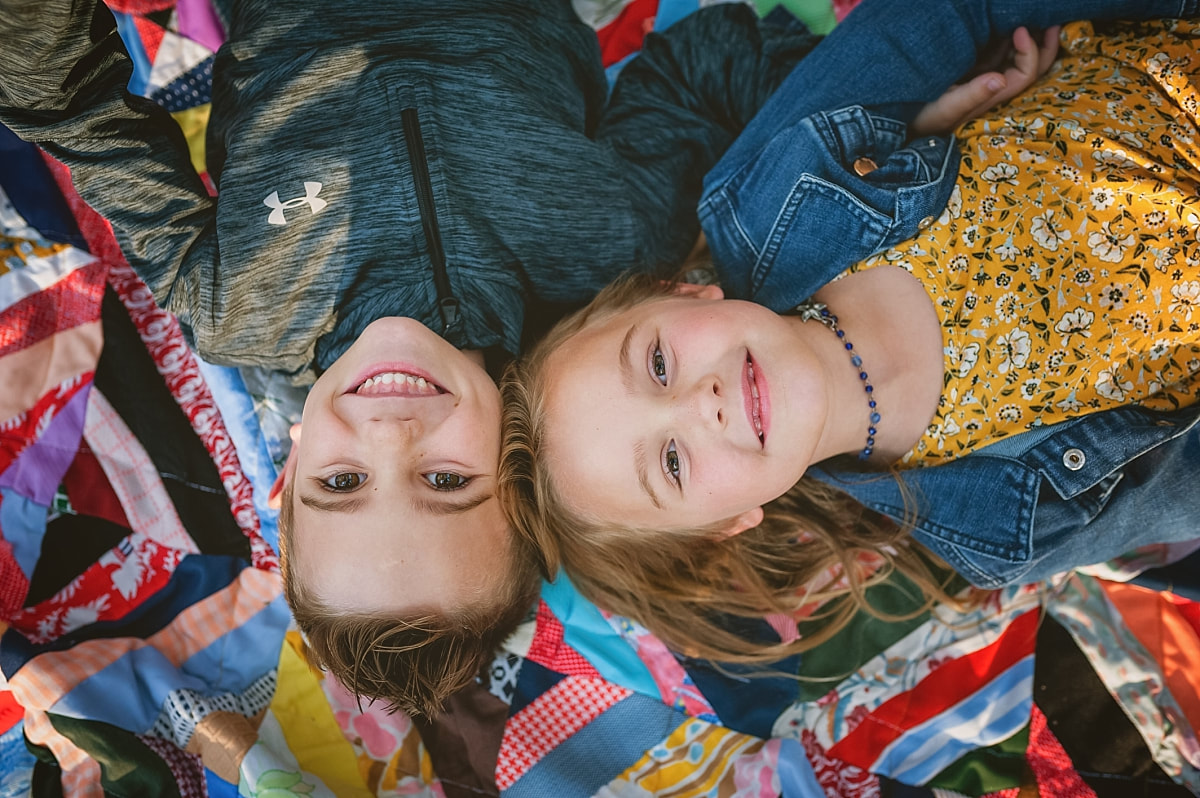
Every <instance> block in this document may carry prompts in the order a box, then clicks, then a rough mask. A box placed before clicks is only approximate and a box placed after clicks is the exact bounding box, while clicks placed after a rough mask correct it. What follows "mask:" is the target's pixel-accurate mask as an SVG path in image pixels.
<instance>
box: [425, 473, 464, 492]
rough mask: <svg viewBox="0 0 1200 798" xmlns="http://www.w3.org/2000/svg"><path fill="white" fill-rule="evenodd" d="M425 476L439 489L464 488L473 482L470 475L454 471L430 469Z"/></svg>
mask: <svg viewBox="0 0 1200 798" xmlns="http://www.w3.org/2000/svg"><path fill="white" fill-rule="evenodd" d="M423 476H424V477H425V479H426V480H427V481H428V482H429V484H430V485H432V486H433V487H434V488H436V489H437V490H462V489H463V488H465V487H466V486H467V485H468V484H469V483H470V482H471V478H470V477H464V476H463V475H462V474H455V473H454V472H453V471H430V472H429V473H428V474H424V475H423Z"/></svg>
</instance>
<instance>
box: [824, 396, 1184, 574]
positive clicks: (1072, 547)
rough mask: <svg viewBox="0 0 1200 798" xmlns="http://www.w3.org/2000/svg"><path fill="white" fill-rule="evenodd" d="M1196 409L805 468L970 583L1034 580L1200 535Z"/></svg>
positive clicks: (1096, 418)
mask: <svg viewBox="0 0 1200 798" xmlns="http://www.w3.org/2000/svg"><path fill="white" fill-rule="evenodd" d="M1198 421H1200V407H1196V406H1193V407H1190V408H1185V409H1183V410H1177V411H1174V412H1154V411H1149V410H1144V409H1142V408H1138V407H1120V408H1116V409H1114V410H1108V411H1104V412H1100V413H1094V414H1091V415H1088V416H1083V417H1080V418H1075V419H1072V420H1069V421H1064V422H1062V423H1059V424H1054V425H1050V426H1046V427H1038V428H1035V429H1034V430H1031V431H1029V432H1024V433H1021V434H1019V435H1014V436H1012V437H1009V438H1005V439H1003V440H1001V441H998V442H996V443H993V444H991V445H989V446H986V447H983V448H982V449H979V450H977V451H975V452H973V453H971V454H970V455H967V456H966V457H963V458H960V459H958V460H953V461H950V462H948V463H945V464H942V465H937V466H933V467H927V468H913V469H908V470H905V471H901V472H899V474H898V475H897V478H893V477H892V476H891V475H889V474H879V473H869V474H865V473H855V472H836V471H832V470H827V469H823V468H812V469H810V470H809V473H810V474H811V475H812V476H814V477H815V478H817V479H819V480H821V481H823V482H826V483H828V484H830V485H833V486H834V487H837V488H840V489H842V490H844V491H846V492H847V493H848V494H850V495H851V496H853V497H854V498H855V499H856V500H858V501H859V502H861V503H862V504H864V505H866V506H867V507H870V508H871V509H873V510H875V511H876V512H880V513H883V514H884V515H887V516H890V517H891V518H893V519H895V520H897V521H898V522H900V523H902V524H904V523H907V524H911V526H912V531H913V535H914V537H916V539H917V540H919V541H920V542H921V543H922V544H924V545H925V546H926V547H927V548H929V549H930V550H931V551H933V552H934V553H935V554H937V555H938V556H939V557H941V558H942V559H943V560H945V561H946V562H947V563H948V564H949V565H950V566H951V567H953V568H954V569H955V570H956V571H958V572H959V573H961V574H962V575H963V576H965V577H966V578H967V579H969V580H970V581H971V582H972V583H973V584H976V585H978V586H980V587H986V588H993V587H999V586H1001V585H1005V584H1013V583H1017V582H1033V581H1037V580H1040V579H1045V578H1046V577H1049V576H1051V575H1053V574H1056V573H1059V572H1062V571H1066V570H1069V569H1071V568H1075V567H1078V566H1082V565H1089V564H1092V563H1097V562H1104V561H1105V560H1109V559H1112V558H1113V557H1116V556H1118V555H1121V554H1124V553H1126V552H1128V551H1132V550H1133V549H1135V548H1138V547H1140V546H1144V545H1147V544H1150V543H1165V542H1173V541H1182V540H1191V539H1194V538H1197V537H1200V504H1198V503H1197V502H1196V501H1195V500H1194V492H1195V485H1196V480H1197V478H1198V477H1200V427H1198V426H1197V422H1198Z"/></svg>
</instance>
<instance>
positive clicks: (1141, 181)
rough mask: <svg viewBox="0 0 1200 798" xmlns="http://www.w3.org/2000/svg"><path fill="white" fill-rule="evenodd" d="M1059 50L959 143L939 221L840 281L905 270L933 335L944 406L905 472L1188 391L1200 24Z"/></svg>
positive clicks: (1193, 370)
mask: <svg viewBox="0 0 1200 798" xmlns="http://www.w3.org/2000/svg"><path fill="white" fill-rule="evenodd" d="M1062 42H1063V43H1062V52H1061V55H1060V60H1059V62H1058V63H1056V64H1055V66H1054V67H1053V68H1052V70H1051V72H1050V74H1049V75H1048V76H1047V78H1046V79H1045V80H1043V81H1041V82H1039V83H1038V85H1037V86H1035V87H1034V88H1033V89H1031V90H1030V91H1028V92H1025V93H1024V94H1022V95H1021V96H1020V97H1018V98H1016V99H1015V100H1014V101H1012V102H1011V103H1010V104H1008V105H1006V106H1003V107H1001V108H998V109H996V110H994V111H992V112H990V113H989V114H988V116H987V118H984V119H979V120H975V121H972V122H970V123H968V124H967V125H965V126H964V127H963V128H962V129H961V130H960V131H959V133H958V137H959V143H960V145H961V147H962V154H963V159H962V166H961V169H960V174H959V178H958V182H957V184H956V186H955V189H954V193H953V196H952V197H951V199H950V202H949V204H948V206H947V208H946V211H945V212H944V213H943V214H942V216H941V218H940V219H938V220H937V221H936V222H935V223H933V224H932V225H931V226H929V227H928V228H927V229H926V230H924V231H923V232H922V234H920V235H919V236H917V237H916V238H914V239H912V240H910V241H909V242H908V243H907V244H906V245H902V246H901V247H898V248H896V249H892V250H889V251H887V252H884V253H881V254H879V255H876V256H874V257H872V258H871V259H870V260H868V261H866V262H865V263H863V264H860V265H859V266H857V267H854V269H852V271H853V270H857V269H862V268H869V267H871V266H876V265H880V264H892V265H895V266H900V267H902V268H904V269H906V270H908V271H909V272H911V273H912V274H913V275H914V276H915V277H917V279H919V280H920V281H921V282H922V284H923V285H924V286H925V288H926V289H927V290H928V291H929V294H930V296H931V297H932V299H933V302H934V305H935V306H936V309H937V312H938V315H939V319H940V321H941V323H942V330H943V342H944V347H945V349H944V351H945V355H946V372H945V378H944V388H943V392H942V397H941V400H940V403H939V406H938V410H937V413H936V415H935V417H934V419H933V422H932V423H931V425H930V426H929V428H928V430H927V432H926V434H925V435H924V437H923V438H922V439H921V440H920V442H919V443H918V444H917V446H916V447H915V448H914V449H913V450H912V451H911V452H909V453H908V454H907V455H906V456H905V457H904V458H903V460H902V464H908V465H928V464H933V463H937V462H939V461H943V460H947V459H951V458H954V457H958V456H960V455H961V454H965V453H967V452H970V451H972V450H974V449H975V448H978V447H981V446H984V445H986V444H988V443H990V442H992V441H995V440H997V439H999V438H1002V437H1004V436H1007V435H1012V434H1015V433H1018V432H1021V431H1023V430H1026V429H1029V428H1030V427H1033V426H1037V425H1040V424H1051V423H1054V422H1056V421H1060V420H1063V419H1064V418H1067V417H1070V416H1075V415H1081V414H1084V413H1090V412H1094V411H1097V410H1104V409H1106V408H1111V407H1115V406H1119V405H1124V404H1141V405H1145V406H1148V407H1154V408H1158V409H1169V408H1174V407H1181V406H1184V405H1188V404H1191V403H1192V402H1194V401H1195V398H1196V391H1197V389H1198V388H1200V384H1198V382H1197V380H1196V379H1195V375H1196V374H1197V372H1200V240H1198V236H1200V118H1198V116H1197V107H1198V104H1200V103H1198V99H1200V91H1198V88H1200V24H1198V23H1195V22H1191V23H1189V22H1164V23H1146V24H1144V25H1129V26H1121V27H1119V28H1116V29H1114V30H1113V31H1112V32H1111V33H1109V34H1107V35H1105V36H1103V37H1101V36H1098V35H1097V34H1096V33H1095V31H1094V30H1093V27H1092V25H1090V24H1088V23H1076V24H1073V25H1070V26H1067V27H1066V28H1065V29H1064V31H1063V36H1062ZM878 398H879V401H880V405H881V407H882V408H884V409H886V401H887V397H886V396H880V397H878Z"/></svg>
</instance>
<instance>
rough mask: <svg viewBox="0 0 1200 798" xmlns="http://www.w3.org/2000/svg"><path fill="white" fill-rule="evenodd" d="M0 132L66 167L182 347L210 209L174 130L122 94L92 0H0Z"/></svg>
mask: <svg viewBox="0 0 1200 798" xmlns="http://www.w3.org/2000/svg"><path fill="white" fill-rule="evenodd" d="M0 41H2V42H4V46H3V47H0V122H3V124H5V125H6V126H8V127H9V128H10V129H12V131H13V132H15V133H16V134H17V135H18V136H20V137H21V138H23V139H25V140H27V141H30V142H33V143H35V144H37V145H39V146H40V147H42V148H43V149H44V150H45V151H46V152H47V153H49V154H50V155H51V156H53V157H54V158H56V159H58V160H59V161H62V162H63V163H65V164H66V165H67V166H68V167H69V168H70V170H71V176H72V179H73V181H74V183H75V186H76V188H77V190H78V191H79V193H80V195H81V196H82V197H83V198H84V200H86V201H87V203H88V204H89V205H91V206H92V207H93V208H94V209H95V210H96V211H97V212H99V213H100V214H101V215H102V216H103V217H105V218H106V219H107V220H108V221H109V222H110V223H111V224H112V227H113V232H114V234H115V235H116V238H117V242H118V243H119V244H120V245H121V248H122V250H123V252H124V254H125V256H126V258H127V259H128V260H129V263H130V265H131V266H132V267H133V268H134V270H135V271H136V272H137V273H138V275H139V276H140V277H141V278H142V279H143V280H144V281H145V282H146V284H147V285H148V286H149V288H150V290H151V291H152V292H153V294H154V298H155V300H156V301H157V302H158V303H159V304H160V305H161V306H162V307H164V308H165V309H167V310H169V311H171V312H173V313H175V314H176V315H177V316H178V317H179V319H180V322H181V325H182V326H183V328H184V331H185V334H188V335H189V338H190V337H191V325H192V324H193V323H194V320H193V318H192V311H193V309H194V308H196V307H197V306H198V304H199V303H200V302H201V301H202V300H203V297H202V296H201V294H202V293H204V292H205V287H204V285H203V283H202V280H201V279H200V276H201V275H202V274H212V269H213V266H214V264H215V260H216V257H217V251H216V236H215V203H214V201H213V200H212V199H211V198H210V197H209V196H208V192H207V191H206V190H205V188H204V185H203V183H202V182H201V181H200V179H199V177H198V176H197V175H196V172H195V170H194V169H193V168H192V165H191V161H190V159H189V156H188V151H187V145H186V142H185V141H184V138H183V135H182V133H181V132H180V130H179V127H178V125H176V124H175V122H174V120H173V119H171V117H170V115H169V114H167V113H166V112H165V111H164V110H162V109H161V108H159V107H158V106H157V105H155V104H154V103H153V102H151V101H149V100H146V99H144V98H140V97H135V96H133V95H130V94H129V93H128V92H127V91H126V88H125V87H126V85H127V84H128V81H129V77H130V74H131V72H132V63H131V61H130V58H129V55H128V53H127V52H126V51H125V48H124V45H123V44H122V42H121V40H120V37H119V35H118V34H117V30H116V26H115V21H114V19H113V16H112V13H111V12H110V11H109V10H108V9H107V8H106V7H105V6H104V5H103V4H101V3H97V2H95V0H0Z"/></svg>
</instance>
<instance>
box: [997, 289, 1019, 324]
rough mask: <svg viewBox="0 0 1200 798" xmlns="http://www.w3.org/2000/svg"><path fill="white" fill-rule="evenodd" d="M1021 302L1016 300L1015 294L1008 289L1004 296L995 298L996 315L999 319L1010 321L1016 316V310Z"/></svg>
mask: <svg viewBox="0 0 1200 798" xmlns="http://www.w3.org/2000/svg"><path fill="white" fill-rule="evenodd" d="M1020 308H1021V303H1020V302H1019V301H1018V300H1017V295H1016V294H1014V293H1013V292H1012V291H1009V292H1008V293H1006V294H1005V295H1004V296H1002V297H1000V298H999V299H997V300H996V315H997V316H998V317H999V318H1000V320H1001V321H1012V320H1013V319H1015V318H1016V317H1017V311H1018V310H1020Z"/></svg>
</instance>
